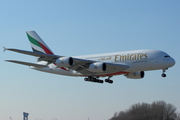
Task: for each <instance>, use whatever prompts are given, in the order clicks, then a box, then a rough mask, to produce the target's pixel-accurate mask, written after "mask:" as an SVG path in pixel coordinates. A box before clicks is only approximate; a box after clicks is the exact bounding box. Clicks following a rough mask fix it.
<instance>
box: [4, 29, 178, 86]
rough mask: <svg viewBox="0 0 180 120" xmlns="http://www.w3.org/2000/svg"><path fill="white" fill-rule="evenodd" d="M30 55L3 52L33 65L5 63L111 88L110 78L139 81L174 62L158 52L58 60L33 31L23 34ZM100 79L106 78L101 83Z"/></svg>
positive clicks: (136, 52) (87, 56)
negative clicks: (30, 59)
mask: <svg viewBox="0 0 180 120" xmlns="http://www.w3.org/2000/svg"><path fill="white" fill-rule="evenodd" d="M26 34H27V37H28V39H29V42H30V45H31V47H32V51H26V50H20V49H12V48H5V47H4V51H6V50H9V51H13V52H18V53H21V54H26V55H31V56H35V57H36V58H37V63H29V62H24V61H17V60H5V61H7V62H13V63H17V64H22V65H26V66H29V67H30V68H31V69H34V70H38V71H42V72H48V73H53V74H59V75H66V76H79V77H84V80H85V81H89V82H95V83H103V82H104V81H105V82H107V83H110V84H112V83H113V80H111V78H112V77H113V76H116V75H124V76H125V77H126V78H130V79H141V78H143V77H144V76H145V72H144V71H150V70H159V69H162V77H166V74H165V72H166V70H167V69H168V68H170V67H172V66H174V65H175V60H174V59H173V58H172V57H170V56H169V55H168V54H167V53H165V52H163V51H160V50H134V51H124V52H114V53H104V54H95V55H83V56H61V55H56V54H54V53H53V52H52V51H51V49H50V48H49V47H48V46H47V45H46V44H45V42H44V41H43V40H42V39H41V38H40V37H39V35H38V34H37V33H36V32H35V31H27V32H26ZM100 77H107V78H106V79H105V80H101V79H99V78H100Z"/></svg>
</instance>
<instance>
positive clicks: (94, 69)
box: [88, 62, 106, 72]
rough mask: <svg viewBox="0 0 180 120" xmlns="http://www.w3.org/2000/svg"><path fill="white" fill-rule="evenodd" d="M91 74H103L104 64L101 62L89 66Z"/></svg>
mask: <svg viewBox="0 0 180 120" xmlns="http://www.w3.org/2000/svg"><path fill="white" fill-rule="evenodd" d="M88 70H89V71H91V72H104V71H106V64H105V63H102V62H96V63H92V64H90V65H89V68H88Z"/></svg>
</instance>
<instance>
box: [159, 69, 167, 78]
mask: <svg viewBox="0 0 180 120" xmlns="http://www.w3.org/2000/svg"><path fill="white" fill-rule="evenodd" d="M167 69H168V68H166V69H163V73H162V75H161V76H162V77H166V74H165V72H166V70H167Z"/></svg>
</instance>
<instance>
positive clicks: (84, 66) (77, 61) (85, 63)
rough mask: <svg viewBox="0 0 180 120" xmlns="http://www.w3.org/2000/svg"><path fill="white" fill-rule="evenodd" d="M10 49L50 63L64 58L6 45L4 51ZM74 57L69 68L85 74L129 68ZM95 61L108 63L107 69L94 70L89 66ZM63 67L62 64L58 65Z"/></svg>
mask: <svg viewBox="0 0 180 120" xmlns="http://www.w3.org/2000/svg"><path fill="white" fill-rule="evenodd" d="M6 50H9V51H13V52H18V53H22V54H26V55H31V56H36V57H39V60H43V61H47V62H48V63H55V61H56V60H57V59H59V58H63V57H64V56H59V55H52V54H45V53H39V52H31V51H25V50H19V49H9V48H8V49H7V48H5V47H4V51H6ZM71 58H72V59H73V63H74V64H73V65H72V66H70V67H67V68H69V69H72V70H75V71H77V72H79V73H81V74H82V75H84V76H92V75H94V76H106V75H107V76H108V75H109V74H113V73H118V72H122V71H124V70H126V69H128V68H129V66H128V65H124V64H120V63H109V62H101V61H94V60H88V59H81V58H74V57H71ZM7 61H8V62H13V63H18V64H23V65H28V66H37V67H45V65H39V64H34V63H27V62H22V61H14V60H7ZM94 63H102V64H105V65H106V68H107V69H106V71H103V72H93V71H90V70H89V66H90V65H91V64H94ZM58 67H62V66H58Z"/></svg>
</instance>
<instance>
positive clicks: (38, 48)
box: [26, 31, 54, 55]
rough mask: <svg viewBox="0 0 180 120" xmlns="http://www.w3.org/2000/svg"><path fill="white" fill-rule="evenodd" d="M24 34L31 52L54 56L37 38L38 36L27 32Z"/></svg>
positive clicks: (33, 32)
mask: <svg viewBox="0 0 180 120" xmlns="http://www.w3.org/2000/svg"><path fill="white" fill-rule="evenodd" d="M26 34H27V36H28V39H29V41H30V43H31V47H32V50H33V51H34V52H39V53H45V54H51V55H54V53H53V52H52V51H51V49H50V48H49V47H48V46H47V45H46V44H45V43H44V41H43V40H42V39H41V38H40V37H39V35H38V34H37V33H36V32H35V31H27V32H26Z"/></svg>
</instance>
